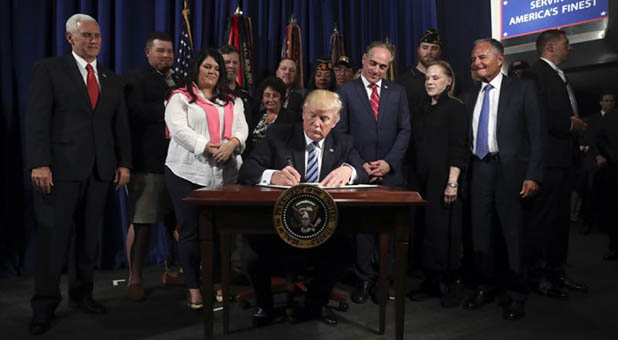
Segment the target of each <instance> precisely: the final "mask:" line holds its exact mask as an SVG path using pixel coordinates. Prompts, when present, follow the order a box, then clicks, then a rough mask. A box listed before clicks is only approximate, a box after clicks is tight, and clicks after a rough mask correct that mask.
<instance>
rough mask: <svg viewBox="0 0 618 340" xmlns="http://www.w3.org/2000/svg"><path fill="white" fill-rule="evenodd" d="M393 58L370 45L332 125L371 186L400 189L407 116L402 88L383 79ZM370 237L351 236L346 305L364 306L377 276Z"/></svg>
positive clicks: (342, 93) (384, 48)
mask: <svg viewBox="0 0 618 340" xmlns="http://www.w3.org/2000/svg"><path fill="white" fill-rule="evenodd" d="M393 58H394V55H393V52H392V47H391V46H390V45H388V44H386V43H384V42H373V43H371V44H370V45H369V46H368V47H367V50H366V52H365V54H363V59H362V63H363V68H362V71H361V76H360V77H359V78H358V79H356V80H354V81H351V82H348V83H345V84H343V85H342V86H341V87H340V88H339V90H338V92H339V96H340V97H341V101H342V102H343V109H342V110H341V120H340V121H339V124H338V125H337V127H338V128H339V129H340V130H341V131H343V132H345V133H348V134H350V135H352V136H353V137H354V143H355V145H354V146H355V148H356V150H357V151H358V152H359V154H360V156H361V158H362V159H363V161H364V163H363V168H364V169H365V171H367V174H368V175H369V177H370V181H371V182H372V183H378V184H383V185H387V186H391V187H403V185H404V184H405V183H404V176H403V171H402V160H403V158H404V156H405V153H406V149H407V147H408V141H409V140H410V113H409V109H408V100H407V98H406V91H405V89H404V88H403V87H402V86H401V85H398V84H395V83H393V82H391V81H388V80H385V79H384V76H385V74H386V71H387V70H388V66H389V63H390V62H391V61H392V60H393ZM376 259H377V247H376V239H375V236H374V235H369V234H358V235H357V236H356V275H357V276H358V277H359V279H360V280H361V284H360V285H359V287H357V289H356V291H355V292H354V294H352V301H354V302H356V303H364V302H366V301H367V297H368V296H369V294H370V293H371V291H372V288H373V286H374V284H375V280H376V278H377V272H376V270H375V266H374V263H372V262H374V261H375V260H376Z"/></svg>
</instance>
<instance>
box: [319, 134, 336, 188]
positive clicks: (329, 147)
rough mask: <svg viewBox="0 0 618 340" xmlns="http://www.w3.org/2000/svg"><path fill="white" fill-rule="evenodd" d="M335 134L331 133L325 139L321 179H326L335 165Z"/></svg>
mask: <svg viewBox="0 0 618 340" xmlns="http://www.w3.org/2000/svg"><path fill="white" fill-rule="evenodd" d="M334 144H335V143H334V141H333V136H332V134H329V135H328V136H326V140H324V147H323V148H322V163H321V164H322V165H321V166H320V180H322V179H324V177H326V175H328V174H329V173H330V172H331V171H333V168H334V166H335V146H334Z"/></svg>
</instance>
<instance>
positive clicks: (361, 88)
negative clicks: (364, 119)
mask: <svg viewBox="0 0 618 340" xmlns="http://www.w3.org/2000/svg"><path fill="white" fill-rule="evenodd" d="M355 82H356V83H355V88H356V92H357V95H358V96H359V98H363V99H361V102H362V103H363V104H364V106H365V112H366V114H368V115H371V118H374V116H373V108H371V102H369V97H367V90H365V84H363V80H362V79H360V77H359V78H358V79H356V80H355ZM378 112H379V111H378ZM374 119H375V118H374Z"/></svg>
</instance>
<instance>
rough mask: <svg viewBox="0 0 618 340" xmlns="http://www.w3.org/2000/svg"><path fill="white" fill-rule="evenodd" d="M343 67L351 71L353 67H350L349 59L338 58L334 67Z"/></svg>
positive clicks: (344, 57)
mask: <svg viewBox="0 0 618 340" xmlns="http://www.w3.org/2000/svg"><path fill="white" fill-rule="evenodd" d="M341 65H343V66H345V67H347V68H351V69H353V68H354V67H352V63H351V62H350V58H348V57H346V56H344V55H342V56H341V57H339V59H337V62H336V63H335V67H337V66H341Z"/></svg>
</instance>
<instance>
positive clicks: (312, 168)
mask: <svg viewBox="0 0 618 340" xmlns="http://www.w3.org/2000/svg"><path fill="white" fill-rule="evenodd" d="M317 146H318V142H311V143H309V144H307V151H308V152H309V158H308V160H307V171H306V172H305V181H306V182H307V183H315V182H317V181H318V152H317V151H316V148H317Z"/></svg>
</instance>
